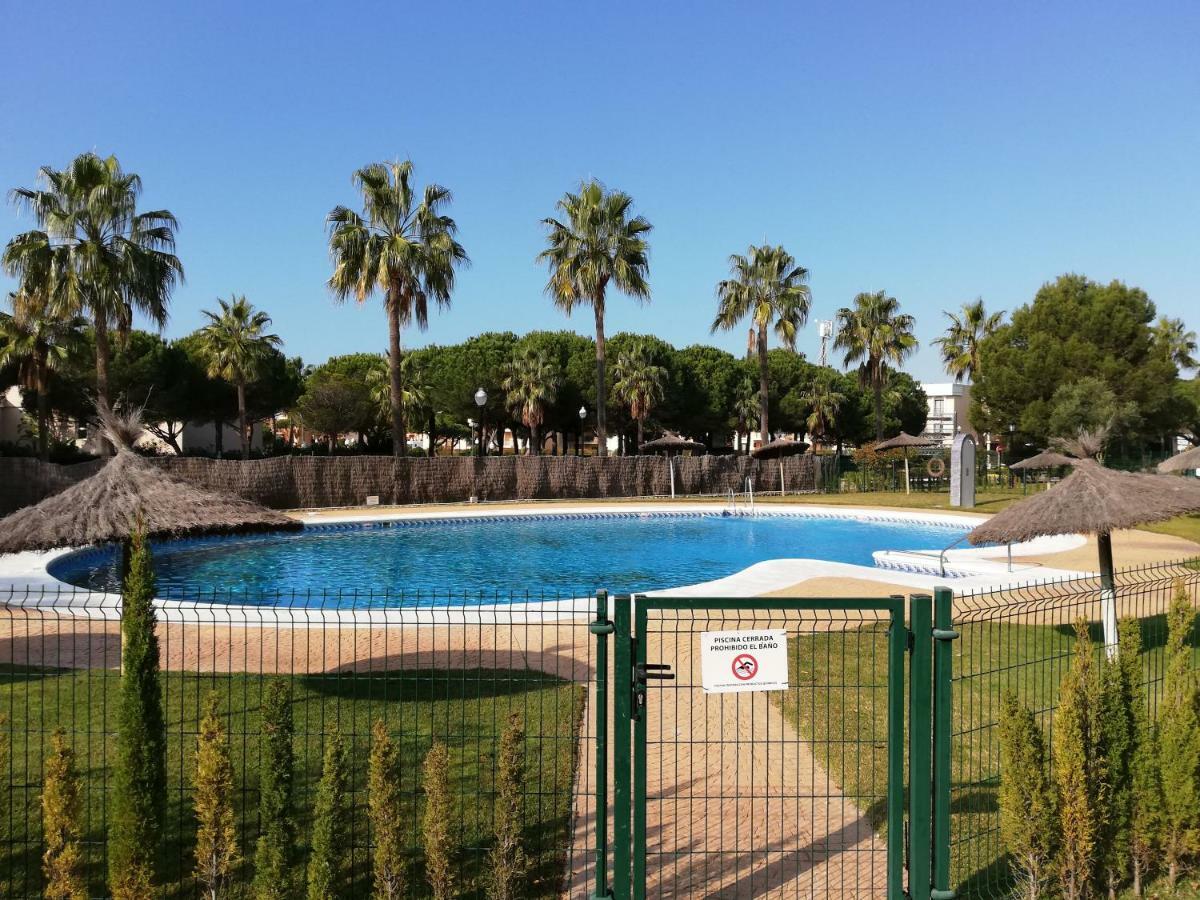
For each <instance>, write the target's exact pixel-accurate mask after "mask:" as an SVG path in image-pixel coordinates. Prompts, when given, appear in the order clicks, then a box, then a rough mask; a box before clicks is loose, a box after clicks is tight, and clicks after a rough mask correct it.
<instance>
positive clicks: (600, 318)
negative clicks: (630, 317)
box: [592, 297, 608, 456]
mask: <svg viewBox="0 0 1200 900" xmlns="http://www.w3.org/2000/svg"><path fill="white" fill-rule="evenodd" d="M592 308H593V309H594V310H595V312H596V453H597V454H598V455H599V456H608V392H607V391H606V390H605V384H604V298H603V297H597V298H595V299H594V300H593V301H592Z"/></svg>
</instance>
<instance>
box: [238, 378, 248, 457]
mask: <svg viewBox="0 0 1200 900" xmlns="http://www.w3.org/2000/svg"><path fill="white" fill-rule="evenodd" d="M237 401H238V434H239V435H240V436H241V438H242V459H243V460H246V459H249V458H250V436H249V435H248V434H247V433H246V382H245V381H242V380H240V379H239V380H238V385H237Z"/></svg>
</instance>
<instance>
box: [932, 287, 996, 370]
mask: <svg viewBox="0 0 1200 900" xmlns="http://www.w3.org/2000/svg"><path fill="white" fill-rule="evenodd" d="M945 315H946V317H947V318H949V319H950V326H949V327H948V328H947V329H946V334H945V335H943V336H942V337H940V338H937V339H936V340H935V341H934V343H935V344H937V345H938V346H939V347H941V348H942V362H943V363H945V366H946V371H947V372H949V373H950V374H951V375H953V376H954V380H955V381H974V380H975V379H976V378H977V377H978V375H979V372H980V366H979V345H980V344H981V343H982V342H983V340H984V338H988V337H991V336H992V335H993V334H995V333H996V329H998V328H999V327H1000V326H1001V324H1003V322H1004V313H1003V312H994V313H989V312H988V311H987V310H986V309H985V308H984V305H983V298H982V297H980V298H977V299H976V300H975V302H973V303H964V304H963V308H962V310H961V311H960V312H958V313H952V312H946V313H945Z"/></svg>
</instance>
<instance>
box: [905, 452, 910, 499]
mask: <svg viewBox="0 0 1200 900" xmlns="http://www.w3.org/2000/svg"><path fill="white" fill-rule="evenodd" d="M904 493H906V494H910V493H912V491H910V490H909V487H908V451H907V450H905V451H904Z"/></svg>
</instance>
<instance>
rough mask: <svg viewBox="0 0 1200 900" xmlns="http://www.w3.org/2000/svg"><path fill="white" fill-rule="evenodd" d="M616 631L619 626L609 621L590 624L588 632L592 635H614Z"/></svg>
mask: <svg viewBox="0 0 1200 900" xmlns="http://www.w3.org/2000/svg"><path fill="white" fill-rule="evenodd" d="M616 630H617V626H616V625H614V624H613V623H612V622H610V621H608V620H607V619H604V620H602V621H598V622H589V623H588V631H590V632H591V633H592V634H612V633H613V632H614V631H616Z"/></svg>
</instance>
